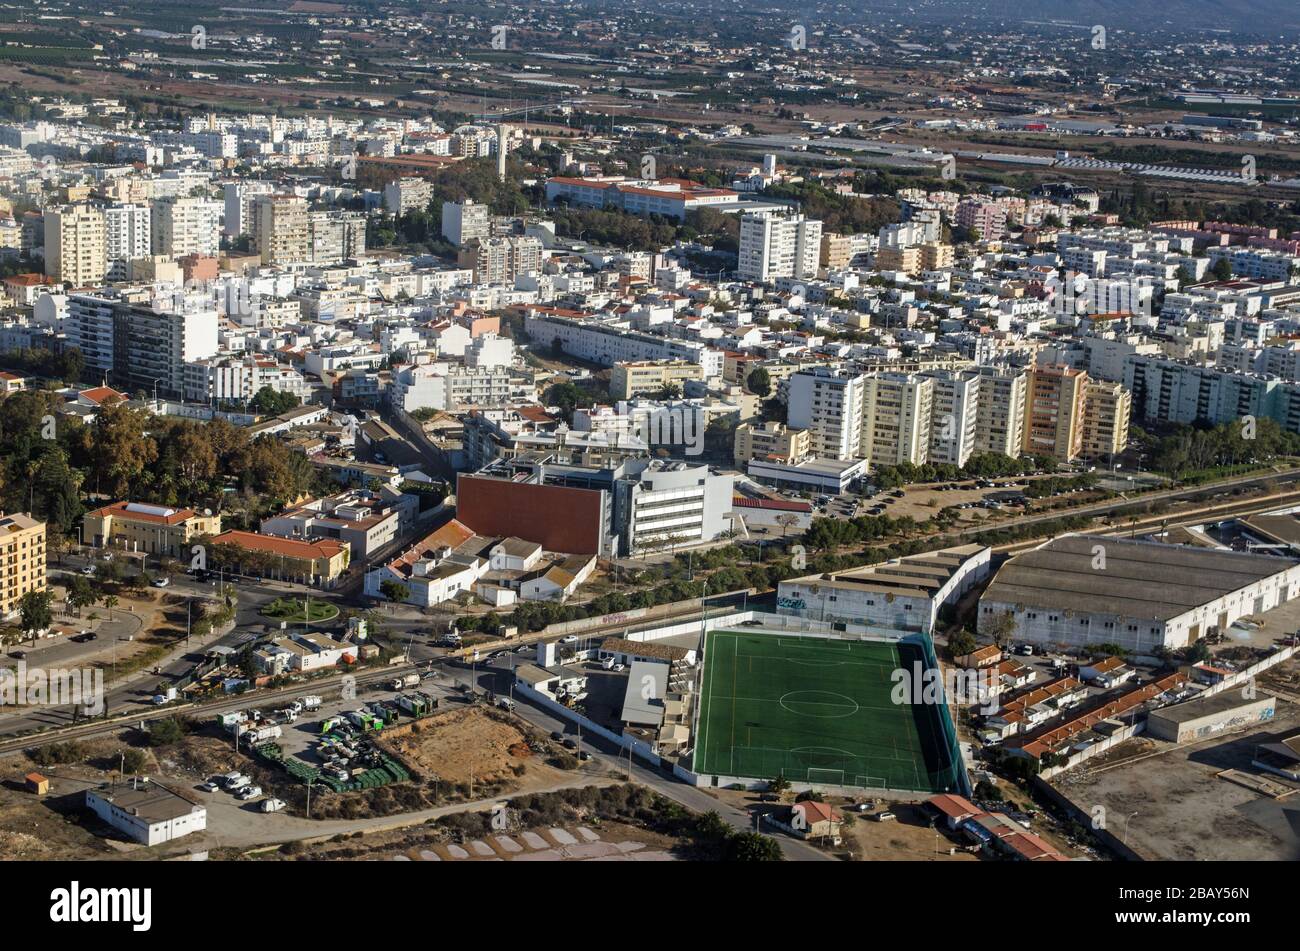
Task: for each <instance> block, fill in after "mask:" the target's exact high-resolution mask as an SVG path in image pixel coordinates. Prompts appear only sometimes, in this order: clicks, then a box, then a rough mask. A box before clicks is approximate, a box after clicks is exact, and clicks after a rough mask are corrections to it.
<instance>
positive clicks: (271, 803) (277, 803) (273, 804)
mask: <svg viewBox="0 0 1300 951" xmlns="http://www.w3.org/2000/svg"><path fill="white" fill-rule="evenodd" d="M260 806H261V809H262V811H263V812H279V811H280V810H281V809H283V808H284V800H283V799H263V800H262V802H261V803H260Z"/></svg>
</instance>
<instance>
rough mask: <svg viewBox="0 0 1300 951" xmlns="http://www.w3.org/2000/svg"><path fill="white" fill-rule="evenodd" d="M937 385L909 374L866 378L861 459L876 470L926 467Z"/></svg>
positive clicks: (885, 374) (928, 378) (928, 379)
mask: <svg viewBox="0 0 1300 951" xmlns="http://www.w3.org/2000/svg"><path fill="white" fill-rule="evenodd" d="M934 389H935V381H934V380H933V379H932V378H930V377H924V376H919V375H913V374H908V373H881V374H875V375H873V376H869V377H867V378H866V385H865V387H864V389H863V413H862V441H861V446H862V455H863V456H864V457H865V458H866V459H867V461H868V463H870V464H871V465H873V466H896V465H901V464H902V463H905V462H906V463H911V464H912V465H918V466H919V465H924V464H925V462H926V461H927V460H928V459H929V455H930V440H931V434H932V428H933V427H932V423H933V415H934Z"/></svg>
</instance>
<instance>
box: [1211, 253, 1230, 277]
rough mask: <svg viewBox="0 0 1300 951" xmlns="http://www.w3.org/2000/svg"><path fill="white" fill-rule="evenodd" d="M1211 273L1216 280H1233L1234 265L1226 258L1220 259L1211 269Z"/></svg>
mask: <svg viewBox="0 0 1300 951" xmlns="http://www.w3.org/2000/svg"><path fill="white" fill-rule="evenodd" d="M1210 273H1211V274H1213V275H1214V278H1215V280H1218V281H1227V280H1231V278H1232V263H1231V262H1230V261H1229V260H1228V259H1227V258H1226V257H1225V258H1219V260H1217V261H1215V262H1214V266H1213V267H1211V268H1210Z"/></svg>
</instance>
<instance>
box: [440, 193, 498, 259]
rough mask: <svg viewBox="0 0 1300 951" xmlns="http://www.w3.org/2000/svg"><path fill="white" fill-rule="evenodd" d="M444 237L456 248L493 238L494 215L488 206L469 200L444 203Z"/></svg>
mask: <svg viewBox="0 0 1300 951" xmlns="http://www.w3.org/2000/svg"><path fill="white" fill-rule="evenodd" d="M442 236H443V237H444V238H446V239H447V240H448V241H449V242H451V243H452V244H454V245H455V246H456V247H458V248H459V247H463V246H464V245H465V244H468V243H469V242H470V241H473V240H475V239H476V238H478V239H485V238H490V237H491V236H492V215H491V212H490V210H489V209H488V206H487V205H483V204H479V203H478V202H475V201H474V200H473V199H470V198H467V199H465V200H464V201H463V202H455V201H444V202H443V203H442Z"/></svg>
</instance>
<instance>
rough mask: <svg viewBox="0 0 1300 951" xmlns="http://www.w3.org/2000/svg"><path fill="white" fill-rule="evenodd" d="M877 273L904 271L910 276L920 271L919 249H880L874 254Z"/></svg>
mask: <svg viewBox="0 0 1300 951" xmlns="http://www.w3.org/2000/svg"><path fill="white" fill-rule="evenodd" d="M875 268H876V270H877V271H905V272H906V273H908V274H912V273H914V272H916V271H919V270H920V269H921V249H920V248H881V249H880V250H879V251H877V252H876V263H875Z"/></svg>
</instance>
